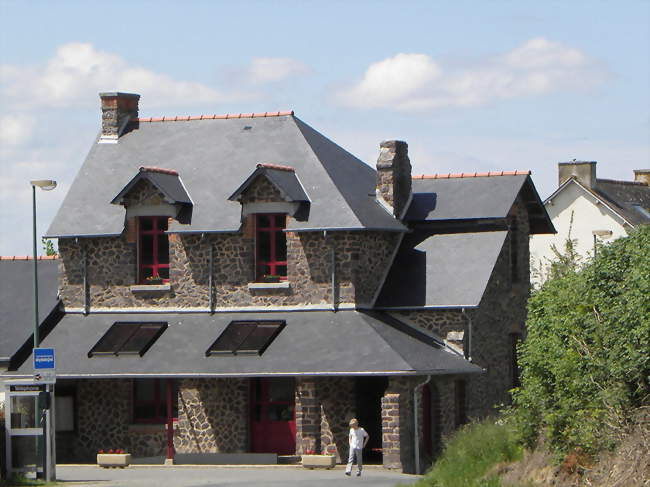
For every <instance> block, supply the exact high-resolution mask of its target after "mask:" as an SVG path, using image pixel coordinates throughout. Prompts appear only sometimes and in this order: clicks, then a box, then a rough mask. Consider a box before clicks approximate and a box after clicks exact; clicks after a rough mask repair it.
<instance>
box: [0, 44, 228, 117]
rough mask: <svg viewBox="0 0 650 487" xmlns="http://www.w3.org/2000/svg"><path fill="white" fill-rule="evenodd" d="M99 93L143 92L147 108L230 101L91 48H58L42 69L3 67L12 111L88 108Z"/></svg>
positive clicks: (2, 82) (0, 83)
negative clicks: (18, 108) (14, 108)
mask: <svg viewBox="0 0 650 487" xmlns="http://www.w3.org/2000/svg"><path fill="white" fill-rule="evenodd" d="M101 91H132V92H136V93H140V94H142V95H145V96H146V97H147V100H150V102H149V101H148V102H147V103H148V105H154V104H158V105H171V104H177V103H182V104H188V103H212V102H218V101H224V100H225V99H226V98H227V97H226V95H224V94H222V93H220V92H218V91H217V90H215V89H213V88H211V87H209V86H206V85H204V84H202V83H195V82H190V81H179V80H175V79H173V78H171V77H170V76H168V75H166V74H162V73H156V72H154V71H151V70H149V69H146V68H143V67H140V66H135V65H133V64H130V63H128V62H127V61H126V60H125V59H123V58H122V57H120V56H118V55H116V54H112V53H110V52H106V51H100V50H98V49H96V48H95V47H94V46H93V45H92V44H87V43H79V42H73V43H69V44H64V45H62V46H60V47H59V48H58V49H57V50H56V53H55V54H54V56H53V57H52V58H51V59H50V60H49V61H47V63H46V64H45V65H42V66H32V67H23V66H14V65H2V66H0V95H2V96H3V97H4V98H5V100H6V104H7V105H10V106H11V105H14V106H15V105H17V104H20V106H21V107H23V108H25V105H26V103H29V105H31V106H38V107H44V106H45V107H48V106H49V107H69V106H86V105H91V104H97V103H98V101H97V93H99V92H101Z"/></svg>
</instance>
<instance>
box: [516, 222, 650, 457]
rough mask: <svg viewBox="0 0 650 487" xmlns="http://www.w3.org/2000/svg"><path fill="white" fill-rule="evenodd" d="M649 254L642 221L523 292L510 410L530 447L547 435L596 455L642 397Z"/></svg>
mask: <svg viewBox="0 0 650 487" xmlns="http://www.w3.org/2000/svg"><path fill="white" fill-rule="evenodd" d="M649 255H650V226H646V227H645V228H641V229H640V230H638V231H635V232H634V233H633V234H632V235H630V236H629V237H626V238H621V239H619V240H616V241H615V242H613V243H612V244H610V245H607V246H603V247H601V248H600V249H599V252H598V256H597V258H596V259H594V260H593V261H591V262H590V263H588V264H587V265H586V266H585V267H584V268H582V269H581V270H575V269H573V270H569V271H568V272H564V273H560V274H558V277H556V278H555V279H551V280H549V281H547V282H546V283H545V284H544V286H543V287H542V288H541V289H540V290H539V291H536V292H535V293H534V294H533V296H532V297H531V299H530V301H529V305H528V323H527V327H528V336H527V338H526V341H525V342H524V343H523V344H522V345H521V346H520V350H519V363H520V365H521V367H522V375H521V388H520V389H518V390H515V391H514V401H513V403H514V409H513V411H512V416H513V419H514V420H515V422H516V424H517V426H518V430H519V432H520V434H521V437H522V439H523V440H524V441H525V442H526V443H527V444H528V445H529V446H532V445H533V444H534V443H535V442H536V440H537V438H538V437H539V435H540V434H545V435H546V437H547V440H548V444H549V446H550V447H551V448H552V449H553V450H555V451H556V452H558V453H567V452H569V451H573V450H576V449H582V450H583V451H585V452H586V453H590V454H593V453H596V452H598V451H600V450H602V449H606V448H609V447H612V446H613V445H614V444H615V439H616V436H617V435H616V434H615V433H616V432H617V431H619V430H621V428H622V426H623V425H624V424H625V422H626V421H627V419H628V417H629V415H630V411H632V410H633V408H636V407H639V406H642V405H643V404H648V397H649V395H650V385H649V377H650V354H648V350H650V299H649V298H648V296H650V258H649V257H648V256H649Z"/></svg>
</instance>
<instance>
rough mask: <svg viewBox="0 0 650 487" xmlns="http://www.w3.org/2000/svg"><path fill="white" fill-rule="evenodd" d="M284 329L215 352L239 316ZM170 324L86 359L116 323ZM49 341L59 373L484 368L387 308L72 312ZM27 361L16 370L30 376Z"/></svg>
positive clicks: (260, 373)
mask: <svg viewBox="0 0 650 487" xmlns="http://www.w3.org/2000/svg"><path fill="white" fill-rule="evenodd" d="M251 319H264V320H274V321H275V320H281V321H285V322H286V326H285V327H284V329H283V330H282V331H281V332H280V334H279V335H278V336H277V337H276V338H275V339H274V340H273V341H272V342H271V343H270V345H269V347H268V348H267V349H266V350H265V351H264V353H263V354H262V355H261V356H257V355H253V356H249V355H237V356H223V355H221V356H210V357H206V355H205V352H206V350H207V348H208V347H209V346H210V344H211V343H213V342H214V341H215V339H216V338H217V337H218V336H219V335H220V334H221V332H223V330H224V329H225V328H226V326H228V324H229V323H230V322H231V321H235V320H251ZM116 321H120V322H125V321H133V322H143V321H155V322H161V321H162V322H167V323H168V325H169V326H168V328H167V329H166V330H165V331H164V332H163V333H162V335H160V337H159V338H158V339H157V340H156V342H155V343H154V344H153V345H152V346H151V348H150V349H149V350H148V351H147V352H146V353H145V354H144V355H143V356H142V357H140V356H137V355H135V356H132V355H126V356H119V357H116V356H102V357H91V358H89V357H88V351H89V350H90V349H91V348H92V347H93V346H94V345H95V344H96V343H97V341H98V340H99V339H100V338H101V337H102V336H103V335H104V333H106V331H107V330H108V329H109V328H110V327H111V325H113V323H114V322H116ZM44 346H51V347H55V348H56V349H57V376H58V377H70V378H72V377H88V376H99V377H112V376H147V375H155V376H157V377H164V376H166V375H175V376H181V377H182V376H188V377H189V376H203V377H228V376H264V375H267V374H269V375H299V374H320V375H337V374H342V375H348V374H357V375H372V374H379V373H388V374H467V373H470V374H471V373H479V372H481V369H480V368H479V367H477V366H475V365H473V364H471V363H469V362H468V361H466V360H465V359H464V358H463V357H461V356H459V355H457V354H455V353H452V352H450V351H449V350H447V349H445V348H442V347H441V346H440V345H439V344H438V343H436V342H435V341H434V340H433V339H432V338H430V337H428V336H427V335H425V334H424V333H422V332H419V331H417V330H416V329H414V328H413V327H409V326H408V325H405V324H403V323H401V322H400V323H395V320H394V319H391V318H390V317H388V316H386V315H384V314H382V313H373V314H368V313H361V312H358V311H339V312H336V313H334V312H331V311H303V312H284V313H282V312H272V313H263V314H262V315H260V314H259V313H258V314H251V313H217V314H215V315H209V314H158V313H156V314H148V315H147V314H114V315H111V314H90V315H88V316H83V315H81V314H74V315H73V314H68V315H66V316H65V318H64V319H63V320H62V321H61V322H60V323H59V324H58V325H57V327H56V328H55V329H54V330H53V331H52V333H50V335H49V336H48V337H47V339H46V340H45V342H44ZM30 367H31V365H30V364H29V361H26V362H25V363H24V364H23V365H22V366H21V367H20V368H19V370H18V374H30V373H31V369H30Z"/></svg>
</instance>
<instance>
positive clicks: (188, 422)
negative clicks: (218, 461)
mask: <svg viewBox="0 0 650 487" xmlns="http://www.w3.org/2000/svg"><path fill="white" fill-rule="evenodd" d="M248 387H249V386H248V379H183V380H181V381H180V384H179V398H178V430H177V432H176V434H175V437H174V447H175V448H176V452H177V453H239V452H246V451H249V448H248V443H249V441H248V436H249V432H248V411H249V406H248V397H249V390H248Z"/></svg>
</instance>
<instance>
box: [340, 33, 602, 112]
mask: <svg viewBox="0 0 650 487" xmlns="http://www.w3.org/2000/svg"><path fill="white" fill-rule="evenodd" d="M605 76H606V73H605V71H604V69H603V68H602V67H600V66H599V65H598V64H597V63H596V62H595V61H594V60H592V59H591V58H589V57H588V56H587V55H586V54H584V53H583V52H582V51H580V50H579V49H575V48H571V47H568V46H565V45H563V44H560V43H558V42H553V41H549V40H547V39H544V38H535V39H531V40H529V41H527V42H525V43H524V44H522V45H521V46H519V47H516V48H515V49H512V50H511V51H509V52H506V53H505V54H502V55H499V56H495V57H493V58H491V59H488V60H486V61H484V62H481V63H477V64H475V65H473V66H465V67H463V68H453V67H449V68H446V69H445V68H444V67H443V66H441V65H440V63H437V62H436V61H435V60H434V59H432V58H431V57H430V56H428V55H426V54H397V55H396V56H393V57H390V58H387V59H384V60H382V61H379V62H377V63H374V64H371V65H370V66H369V67H368V69H367V70H366V72H365V74H364V76H363V78H362V79H361V80H360V81H358V82H357V83H355V84H353V85H351V86H348V87H347V88H346V89H343V90H341V91H339V92H338V93H337V100H338V101H339V102H340V103H342V104H344V105H348V106H355V107H359V108H377V107H381V108H392V109H396V110H426V109H435V108H441V107H450V106H460V107H470V106H478V105H484V104H487V103H490V102H493V101H495V100H501V99H508V98H516V97H526V96H535V95H544V94H547V93H552V92H556V91H561V90H578V91H579V90H585V89H590V88H592V87H593V86H595V85H597V84H599V83H600V82H602V81H603V79H604V77H605Z"/></svg>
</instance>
